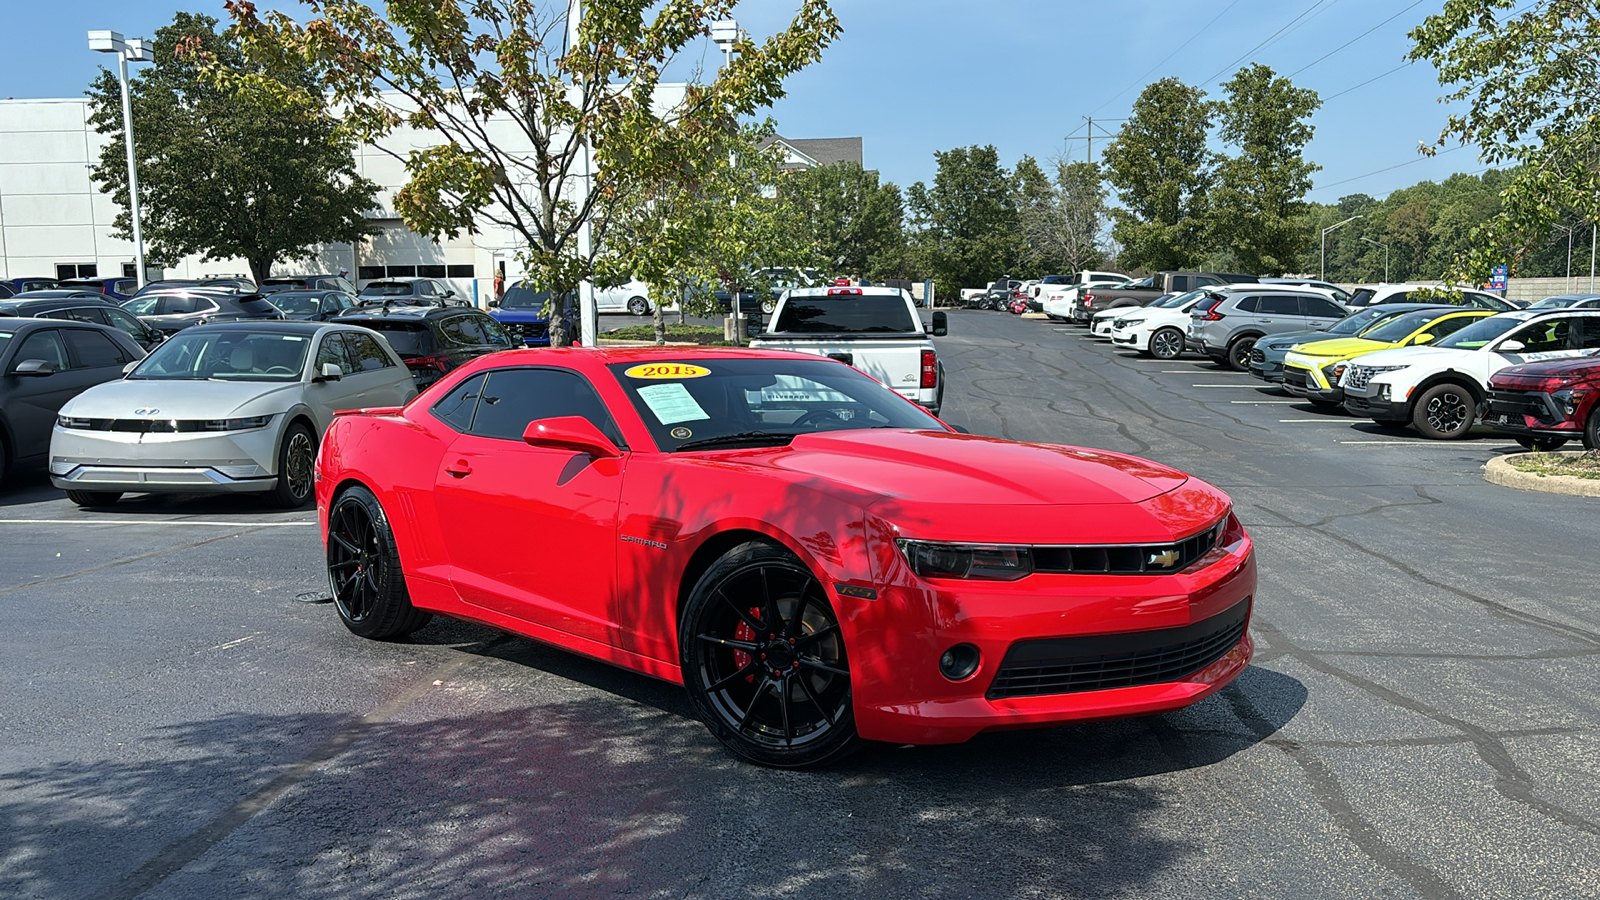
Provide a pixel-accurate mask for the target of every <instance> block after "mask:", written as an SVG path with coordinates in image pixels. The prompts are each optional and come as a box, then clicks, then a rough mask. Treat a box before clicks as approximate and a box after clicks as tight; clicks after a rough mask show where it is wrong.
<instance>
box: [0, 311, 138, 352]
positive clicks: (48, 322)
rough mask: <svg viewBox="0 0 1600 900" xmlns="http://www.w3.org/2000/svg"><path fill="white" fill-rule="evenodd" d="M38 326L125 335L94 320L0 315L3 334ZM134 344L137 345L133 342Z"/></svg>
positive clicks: (19, 331)
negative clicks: (87, 329)
mask: <svg viewBox="0 0 1600 900" xmlns="http://www.w3.org/2000/svg"><path fill="white" fill-rule="evenodd" d="M38 328H93V329H97V330H99V331H104V332H107V333H111V334H117V335H121V336H122V337H127V335H125V334H123V333H122V331H121V330H119V329H116V328H112V327H111V326H109V325H100V324H98V323H95V322H79V321H78V320H76V319H33V318H28V317H26V316H0V333H3V334H20V333H22V332H24V331H32V330H34V329H38ZM128 340H130V341H131V340H133V339H132V338H128ZM134 346H138V345H137V344H135V345H134Z"/></svg>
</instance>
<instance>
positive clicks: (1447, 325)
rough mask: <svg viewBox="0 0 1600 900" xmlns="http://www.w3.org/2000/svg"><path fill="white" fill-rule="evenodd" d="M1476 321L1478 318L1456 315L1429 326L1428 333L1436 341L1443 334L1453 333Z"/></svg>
mask: <svg viewBox="0 0 1600 900" xmlns="http://www.w3.org/2000/svg"><path fill="white" fill-rule="evenodd" d="M1476 321H1478V320H1477V319H1475V318H1473V317H1471V316H1456V317H1454V318H1451V319H1446V320H1444V321H1443V322H1440V323H1439V324H1437V325H1435V326H1433V327H1432V328H1429V329H1428V333H1429V334H1431V335H1433V339H1434V340H1436V341H1437V340H1438V339H1440V338H1442V337H1444V336H1445V335H1448V334H1455V333H1456V332H1458V331H1460V330H1461V329H1463V328H1465V327H1467V326H1468V325H1471V324H1472V323H1473V322H1476Z"/></svg>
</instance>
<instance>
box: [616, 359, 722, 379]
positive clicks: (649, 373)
mask: <svg viewBox="0 0 1600 900" xmlns="http://www.w3.org/2000/svg"><path fill="white" fill-rule="evenodd" d="M622 374H624V375H626V376H628V377H629V378H639V379H647V380H656V379H662V378H703V377H705V376H707V375H710V374H711V370H710V369H707V368H706V367H704V366H690V365H685V364H683V363H648V364H646V365H642V366H634V367H633V368H631V369H628V370H627V371H625V372H623V373H622Z"/></svg>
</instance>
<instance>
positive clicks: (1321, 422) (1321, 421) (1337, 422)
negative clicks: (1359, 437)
mask: <svg viewBox="0 0 1600 900" xmlns="http://www.w3.org/2000/svg"><path fill="white" fill-rule="evenodd" d="M1278 421H1279V422H1316V423H1317V424H1319V425H1354V424H1356V420H1355V419H1329V418H1321V419H1279V420H1278Z"/></svg>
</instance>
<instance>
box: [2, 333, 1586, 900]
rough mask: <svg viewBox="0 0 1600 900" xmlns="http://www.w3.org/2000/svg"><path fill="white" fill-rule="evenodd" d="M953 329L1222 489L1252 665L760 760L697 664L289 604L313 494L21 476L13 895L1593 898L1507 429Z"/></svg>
mask: <svg viewBox="0 0 1600 900" xmlns="http://www.w3.org/2000/svg"><path fill="white" fill-rule="evenodd" d="M607 318H608V319H609V318H611V317H607ZM644 321H648V320H644ZM950 331H951V334H950V336H949V337H948V338H944V339H941V342H940V347H941V348H942V352H943V353H944V363H945V367H946V371H947V374H948V377H949V379H950V382H949V387H948V389H947V393H946V407H945V418H946V419H947V420H948V421H951V422H953V423H957V424H961V425H964V426H966V427H968V428H970V429H971V430H973V431H974V432H980V433H987V434H995V435H1002V436H1005V437H1010V438H1015V439H1021V440H1040V441H1051V442H1060V443H1071V444H1081V445H1087V446H1093V447H1100V448H1105V449H1110V450H1117V451H1124V452H1130V453H1136V454H1139V455H1144V456H1149V457H1151V458H1153V459H1156V460H1159V461H1161V462H1165V463H1169V464H1171V465H1175V466H1177V467H1179V468H1183V469H1186V470H1188V471H1190V472H1192V473H1194V474H1196V475H1198V476H1200V477H1203V478H1205V479H1207V480H1209V481H1211V482H1212V483H1214V484H1216V485H1218V486H1220V487H1222V488H1223V489H1225V490H1227V491H1228V492H1229V493H1230V494H1232V496H1233V497H1234V499H1235V501H1236V504H1237V510H1238V512H1239V515H1240V518H1241V519H1242V520H1243V521H1244V522H1245V524H1246V525H1247V526H1248V527H1249V528H1250V530H1251V532H1252V534H1253V535H1254V537H1255V539H1256V542H1257V549H1258V553H1259V557H1260V571H1261V585H1260V591H1259V594H1258V600H1257V607H1256V618H1255V625H1254V628H1255V635H1256V638H1257V641H1258V646H1259V655H1258V656H1257V658H1256V661H1255V665H1254V666H1253V667H1252V668H1251V669H1250V670H1249V671H1248V672H1247V673H1246V674H1245V675H1244V676H1242V677H1241V678H1240V679H1239V680H1238V681H1237V682H1235V684H1234V685H1232V686H1230V687H1229V688H1228V689H1226V690H1224V691H1223V692H1221V693H1220V694H1218V695H1216V696H1214V697H1212V698H1210V699H1208V700H1206V701H1203V702H1201V703H1199V704H1197V705H1195V706H1194V707H1191V708H1189V709H1187V710H1184V711H1182V712H1178V713H1173V714H1169V715H1164V716H1158V717H1149V718H1143V719H1134V720H1123V721H1115V722H1104V723H1095V724H1086V725H1077V726H1071V727H1063V728H1054V729H1049V730H1040V731H1023V732H1008V733H998V734H989V735H983V736H980V737H979V738H978V739H976V740H974V741H972V742H970V743H968V744H964V745H959V746H952V747H924V748H896V747H889V746H874V747H870V748H868V749H866V750H864V751H863V752H861V753H859V754H857V755H856V756H854V757H852V758H850V759H849V760H847V761H846V762H844V763H843V764H841V765H838V766H835V767H833V768H830V769H825V770H821V771H814V772H777V771H769V770H763V769H757V768H754V767H751V766H748V765H743V764H740V763H736V762H734V761H733V760H732V759H731V758H730V757H729V756H727V755H726V754H725V753H724V752H723V751H722V750H721V748H720V745H718V744H717V743H716V742H715V740H713V739H712V737H711V736H710V735H709V733H707V732H706V730H705V729H704V728H703V727H702V726H700V725H699V724H698V723H697V722H696V721H694V720H693V719H692V718H691V717H690V713H689V708H688V704H687V702H686V701H685V700H684V699H683V697H682V696H681V694H680V692H679V690H678V689H676V688H673V687H671V686H669V685H665V684H661V683H658V682H654V681H651V680H649V679H646V678H643V677H641V676H635V675H630V674H625V673H621V672H618V671H616V670H613V669H610V668H607V667H605V666H602V665H599V664H595V663H591V662H588V661H586V660H583V659H580V658H577V657H574V656H571V655H568V654H565V653H561V652H557V651H554V650H550V649H546V648H544V647H541V646H540V645H537V644H534V643H532V642H530V641H526V640H523V639H520V638H512V637H507V636H504V635H500V634H498V633H496V632H493V631H490V630H487V629H484V628H480V627H477V626H470V625H464V624H459V623H448V622H440V621H436V622H435V623H434V624H433V625H430V626H429V627H428V628H426V629H424V630H423V631H421V632H418V633H417V634H416V635H415V636H414V638H413V639H412V640H411V641H410V642H408V643H399V644H380V643H373V642H368V641H363V640H360V639H358V638H355V637H353V636H351V635H350V634H348V633H347V632H346V631H345V630H344V629H343V628H342V627H340V626H339V624H338V622H337V620H336V618H335V616H334V613H333V611H332V609H331V608H330V607H328V606H325V605H313V604H307V603H302V602H297V601H296V596H297V595H299V594H302V593H304V592H312V591H317V590H320V589H321V588H322V586H323V575H322V570H321V565H320V559H319V550H318V541H317V535H316V532H315V526H314V515H313V514H312V513H310V512H296V513H283V512H277V511H271V510H268V509H266V508H264V507H258V506H256V505H254V504H253V503H251V502H249V501H247V500H238V499H194V498H191V499H144V498H134V499H132V500H129V501H125V502H124V503H122V504H119V506H118V507H117V509H116V510H115V511H114V512H111V513H88V512H82V511H79V510H77V509H75V508H73V507H72V506H71V505H70V504H68V503H67V502H66V500H65V499H64V498H63V497H62V496H61V495H60V493H59V492H57V491H55V490H54V489H53V488H51V487H50V486H49V484H48V481H46V480H45V479H43V478H38V477H35V478H31V479H26V478H25V479H20V480H16V481H13V482H9V483H8V484H7V485H6V486H5V487H4V488H0V609H3V610H4V613H5V620H6V624H7V626H8V627H7V628H5V630H4V631H3V632H0V685H3V687H4V690H3V691H0V835H3V838H0V896H4V897H48V898H131V897H150V898H176V897H224V896H225V897H284V896H294V897H312V898H320V897H328V898H334V897H339V898H346V897H384V898H390V897H418V898H423V897H426V898H437V897H530V896H547V895H561V896H591V895H592V896H609V895H616V894H627V895H634V896H643V897H655V896H662V897H665V896H672V897H768V896H783V897H789V896H793V897H834V896H860V895H872V896H877V897H908V898H910V897H952V898H954V897H1030V898H1033V897H1042V898H1048V897H1079V896H1084V897H1088V896H1093V897H1102V896H1108V895H1118V896H1159V897H1163V898H1170V897H1218V896H1221V897H1352V898H1367V897H1415V896H1427V897H1456V896H1460V897H1507V896H1514V897H1585V896H1596V895H1600V763H1597V762H1596V760H1597V759H1600V677H1597V676H1600V662H1597V660H1600V609H1597V606H1600V592H1597V590H1596V589H1595V586H1594V573H1595V564H1594V561H1593V554H1594V552H1595V551H1594V548H1595V547H1597V546H1600V517H1597V516H1595V515H1594V512H1595V508H1596V507H1595V505H1594V503H1595V501H1593V500H1587V499H1584V498H1575V497H1564V496H1554V495H1546V494H1530V493H1522V492H1518V491H1514V490H1511V489H1508V488H1503V487H1499V486H1495V485H1490V484H1488V483H1486V482H1484V481H1483V479H1482V477H1481V472H1480V469H1481V466H1482V465H1483V463H1484V462H1485V461H1486V460H1487V459H1489V458H1491V457H1492V456H1494V455H1496V454H1499V453H1504V452H1508V451H1514V450H1516V449H1518V448H1516V446H1515V444H1513V443H1511V442H1509V441H1506V440H1503V439H1500V438H1496V437H1494V436H1492V435H1488V434H1484V435H1482V436H1475V437H1473V438H1472V439H1470V440H1467V441H1461V442H1453V443H1440V442H1431V441H1425V440H1423V439H1421V438H1420V437H1418V436H1416V435H1415V434H1414V433H1413V432H1409V431H1397V430H1388V429H1381V428H1379V427H1377V426H1375V425H1373V424H1372V423H1370V422H1366V421H1364V420H1357V419H1353V418H1350V417H1348V416H1345V415H1343V414H1340V413H1330V412H1326V411H1323V410H1319V409H1316V408H1314V407H1312V406H1310V405H1309V404H1306V403H1302V402H1300V401H1297V400H1294V399H1292V398H1290V397H1288V396H1286V395H1282V394H1279V393H1277V392H1276V391H1272V390H1266V389H1263V388H1262V387H1261V386H1260V384H1259V382H1255V381H1253V380H1252V379H1251V378H1250V377H1249V376H1248V375H1241V374H1236V373H1232V372H1229V371H1227V370H1224V369H1220V368H1218V367H1216V366H1213V365H1212V364H1210V363H1208V362H1199V361H1196V360H1195V359H1194V358H1193V357H1192V356H1188V357H1183V358H1180V359H1179V360H1176V361H1171V362H1160V361H1156V360H1152V359H1138V358H1135V357H1134V356H1133V354H1132V353H1131V352H1126V351H1116V350H1113V349H1112V348H1111V347H1110V346H1109V345H1107V344H1105V343H1103V342H1099V341H1092V340H1090V339H1088V338H1087V337H1085V336H1084V334H1085V333H1084V331H1083V330H1082V329H1079V328H1075V327H1070V326H1064V325H1056V324H1053V323H1048V322H1044V321H1037V320H1022V319H1019V318H1017V317H1014V316H1010V315H1005V314H1001V313H993V312H967V311H959V312H952V313H951V315H950ZM529 552H531V553H537V552H538V551H537V548H529ZM551 564H552V565H559V564H560V561H559V560H552V561H551Z"/></svg>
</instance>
